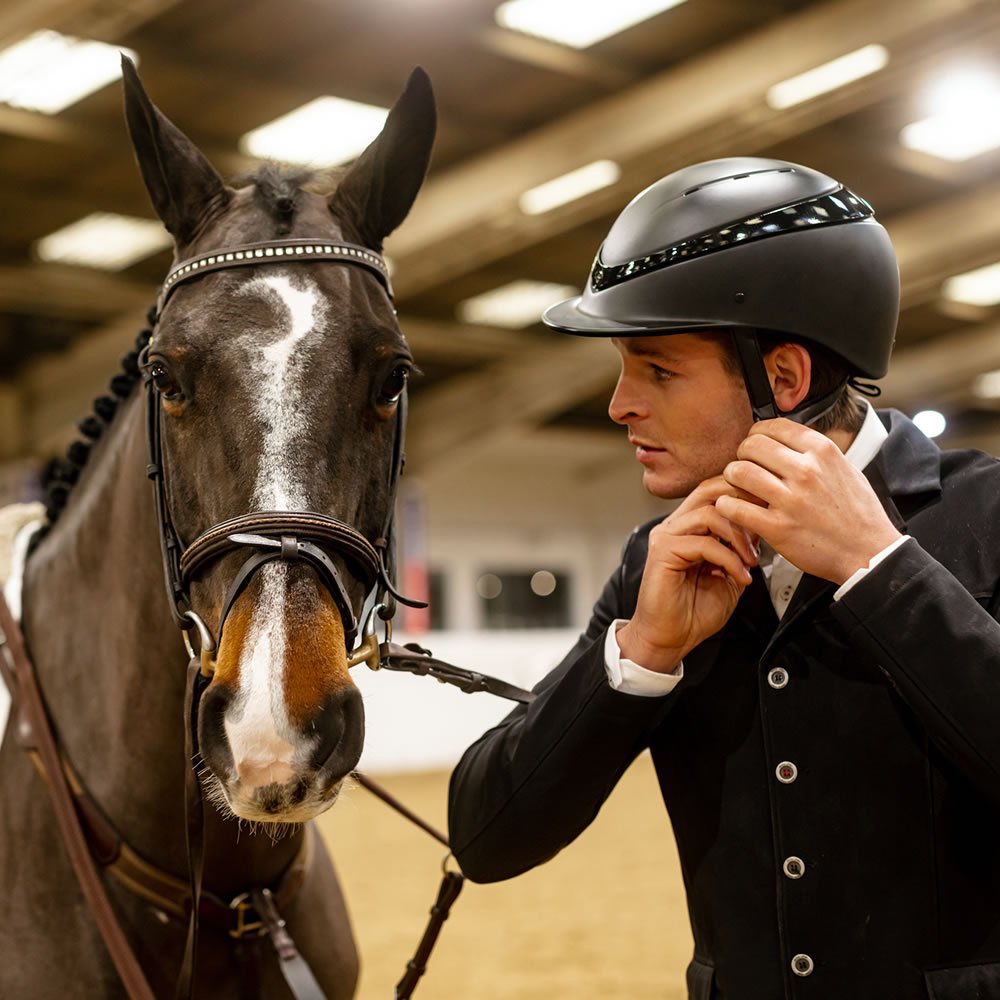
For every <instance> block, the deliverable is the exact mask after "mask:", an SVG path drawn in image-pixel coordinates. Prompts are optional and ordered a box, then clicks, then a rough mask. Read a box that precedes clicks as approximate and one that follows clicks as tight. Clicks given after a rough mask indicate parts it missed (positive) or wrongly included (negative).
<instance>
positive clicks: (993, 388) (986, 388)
mask: <svg viewBox="0 0 1000 1000" xmlns="http://www.w3.org/2000/svg"><path fill="white" fill-rule="evenodd" d="M972 394H973V395H974V396H978V397H979V398H980V399H1000V371H994V372H986V373H985V374H984V375H977V376H976V377H975V379H974V380H973V382H972Z"/></svg>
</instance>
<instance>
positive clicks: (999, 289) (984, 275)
mask: <svg viewBox="0 0 1000 1000" xmlns="http://www.w3.org/2000/svg"><path fill="white" fill-rule="evenodd" d="M941 292H942V294H943V295H944V297H945V298H947V299H951V300H952V301H953V302H964V303H965V304H966V305H970V306H995V305H1000V261H998V262H997V263H996V264H987V265H986V267H977V268H976V270H974V271H966V272H965V273H964V274H956V275H954V276H953V277H951V278H948V280H947V281H945V283H944V284H943V285H942V286H941Z"/></svg>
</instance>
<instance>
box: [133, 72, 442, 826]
mask: <svg viewBox="0 0 1000 1000" xmlns="http://www.w3.org/2000/svg"><path fill="white" fill-rule="evenodd" d="M124 76H125V107H126V116H127V119H128V124H129V131H130V133H131V135H132V141H133V144H134V146H135V151H136V156H137V158H138V161H139V166H140V168H141V171H142V175H143V178H144V180H145V182H146V186H147V188H148V189H149V193H150V195H151V197H152V201H153V204H154V207H155V208H156V211H157V213H158V214H159V216H160V218H161V219H162V220H163V222H164V224H165V225H166V227H167V229H168V230H169V231H170V233H171V234H172V236H173V238H174V242H175V245H176V260H177V261H181V260H185V259H188V258H191V257H198V256H200V255H203V254H208V253H210V252H214V251H223V252H224V251H226V250H227V248H233V247H236V246H241V245H246V244H250V243H259V242H274V241H282V240H294V239H298V238H301V239H303V240H309V241H315V243H316V244H320V243H323V242H329V243H354V244H360V245H361V246H364V247H367V248H369V249H370V250H372V251H376V252H377V251H379V250H380V248H381V245H382V240H383V239H384V237H385V236H387V235H388V234H389V233H390V232H391V231H392V230H393V229H395V228H396V226H397V225H399V223H400V222H402V220H403V219H404V217H405V216H406V214H407V212H408V211H409V209H410V206H411V204H412V202H413V199H414V198H415V196H416V194H417V191H418V189H419V187H420V185H421V183H422V181H423V177H424V173H425V171H426V168H427V163H428V160H429V157H430V149H431V145H432V142H433V135H434V126H435V111H434V99H433V95H432V92H431V89H430V83H429V80H428V79H427V77H426V75H425V74H424V73H423V72H422V71H420V70H418V71H415V72H414V74H413V75H412V76H411V78H410V80H409V82H408V84H407V87H406V89H405V91H404V93H403V94H402V96H401V97H400V99H399V100H398V101H397V103H396V105H395V107H394V108H393V109H392V111H391V112H390V114H389V117H388V119H387V121H386V125H385V128H384V129H383V131H382V133H381V135H380V136H379V137H378V138H377V139H376V140H375V141H374V142H373V143H372V145H371V146H369V148H368V149H367V150H366V151H365V153H363V154H362V156H361V157H360V158H359V159H358V160H357V161H356V162H355V164H354V165H353V166H352V167H351V168H350V169H349V170H348V171H347V172H346V174H345V175H344V176H343V178H342V179H341V181H340V183H339V185H338V186H337V188H336V190H335V191H334V192H333V193H332V194H330V195H324V194H320V193H318V192H316V191H312V190H307V189H305V188H304V187H303V185H306V187H308V186H309V185H308V183H307V180H308V178H307V175H306V174H304V173H299V174H292V173H289V172H287V171H280V170H278V169H276V168H264V169H262V170H261V171H259V172H258V173H257V174H256V175H255V177H253V178H252V179H251V180H250V181H249V182H247V183H246V184H244V185H242V186H237V187H229V186H227V185H226V184H225V183H224V182H223V180H222V179H221V178H220V176H219V175H218V174H217V173H216V171H215V170H214V168H213V167H212V166H211V165H210V164H209V162H208V160H207V159H206V158H205V157H204V155H203V154H202V153H201V152H200V151H199V150H198V149H197V147H196V146H195V145H194V144H193V143H192V142H191V141H190V140H189V139H188V138H187V137H186V136H184V135H183V134H182V133H181V132H180V131H179V130H178V129H177V128H175V127H174V125H172V124H171V123H170V122H169V121H168V120H167V119H166V118H165V117H164V116H163V115H162V114H161V113H160V111H159V110H158V109H157V108H156V107H155V106H154V105H153V104H152V102H151V101H150V100H149V98H148V97H147V96H146V94H145V92H144V90H143V88H142V86H141V84H140V82H139V80H138V77H137V76H136V74H135V70H134V68H133V67H132V66H131V64H126V65H125V73H124ZM307 260H308V258H307V257H306V256H294V255H293V254H292V253H291V252H290V253H289V256H288V258H284V257H283V256H282V255H279V256H273V255H269V256H268V257H267V258H265V259H263V260H261V262H260V263H259V264H257V263H255V264H251V265H249V266H234V267H226V268H223V269H221V270H212V269H210V268H206V270H205V272H204V273H199V274H198V275H197V277H194V278H191V279H190V280H184V281H182V282H179V283H178V284H177V286H176V288H174V290H173V291H172V294H171V296H170V298H169V300H168V301H167V302H166V304H165V306H164V307H163V310H162V313H161V316H160V319H159V322H158V324H157V326H156V329H155V335H154V338H153V341H152V343H151V346H150V350H149V353H148V359H147V372H148V373H149V375H150V376H151V377H152V381H153V383H154V385H155V387H156V389H157V391H158V393H159V401H160V410H161V414H160V426H161V436H162V453H163V465H164V468H165V473H166V474H165V484H166V485H165V495H166V502H167V506H168V508H169V511H170V515H171V517H172V520H173V524H174V526H175V528H176V530H177V533H178V535H179V536H180V537H181V538H182V539H183V540H184V542H186V543H190V542H191V541H192V540H193V539H194V538H196V537H197V536H199V535H200V534H201V533H202V532H204V531H205V530H206V529H208V528H210V527H211V526H213V525H217V524H219V523H220V522H223V521H226V520H229V519H231V518H233V517H236V516H239V515H243V514H247V513H252V512H261V511H273V512H316V513H319V514H321V515H326V516H328V517H333V518H337V519H338V520H340V521H342V522H346V523H347V524H349V525H351V526H353V527H354V528H356V529H357V531H358V532H359V533H360V534H361V535H363V536H364V537H365V538H366V539H368V540H369V541H371V542H373V543H376V542H377V540H378V539H379V536H380V535H382V533H383V532H384V530H385V526H386V523H387V520H388V517H389V514H390V511H391V505H392V502H393V497H392V495H391V494H392V491H393V476H392V467H393V461H394V456H393V452H394V443H395V437H396V433H397V415H398V407H399V406H400V399H401V396H402V394H403V393H404V392H405V385H406V377H407V374H408V373H409V370H410V368H411V365H412V359H411V357H410V353H409V350H408V348H407V345H406V341H405V340H404V338H403V337H402V335H401V334H400V332H399V328H398V326H397V323H396V317H395V312H394V310H393V307H392V302H391V300H390V297H389V295H388V293H387V289H386V286H385V284H384V283H383V282H382V281H380V279H379V276H378V275H377V274H376V273H375V272H374V271H373V270H372V269H369V268H368V267H364V266H358V265H357V263H356V262H352V263H348V262H345V263H341V262H340V261H325V260H311V261H308V262H307ZM244 263H245V262H244ZM279 541H280V539H279ZM286 544H290V543H289V541H288V540H287V539H286ZM320 547H321V548H322V550H323V552H324V553H325V555H326V556H327V557H328V558H329V559H330V560H331V561H332V563H333V565H334V569H335V571H336V572H337V573H339V576H340V578H341V579H342V581H343V596H342V597H340V599H339V600H337V599H335V597H334V593H333V591H334V590H336V588H331V586H330V585H329V579H330V577H329V574H327V575H325V576H324V573H323V572H322V567H321V566H319V565H318V563H317V562H316V561H315V560H313V561H312V562H310V561H308V560H302V559H291V558H279V559H275V560H271V561H267V562H264V563H263V564H262V565H260V566H259V568H257V569H256V570H255V571H254V572H253V573H252V575H250V576H249V577H248V579H247V582H246V584H245V586H244V587H243V588H242V589H240V590H239V592H238V594H237V595H236V597H235V600H232V601H231V604H230V607H229V610H228V614H227V615H226V620H225V626H224V628H223V629H222V633H221V637H220V641H219V645H218V648H217V650H216V651H215V654H214V673H213V674H212V679H211V683H210V685H209V687H208V689H207V691H206V692H205V695H204V697H203V698H202V701H201V708H200V718H199V725H198V731H199V738H200V746H201V752H202V756H203V758H204V761H205V763H206V764H207V765H208V768H209V770H210V772H211V775H212V778H213V782H212V783H213V784H214V786H215V790H216V792H218V793H220V794H221V796H222V797H223V798H224V801H225V804H227V805H228V806H229V808H231V810H232V811H233V812H234V813H235V814H236V815H238V816H241V817H244V818H248V819H254V820H265V821H299V820H304V819H308V818H309V817H311V816H313V815H315V814H317V813H318V812H320V811H322V810H323V809H324V808H325V807H326V806H328V805H329V804H330V803H331V802H332V801H333V800H334V799H335V798H336V795H337V791H338V790H339V787H340V782H341V780H342V779H343V778H344V776H345V775H346V774H347V773H348V772H350V771H351V769H352V768H353V767H354V766H355V765H356V763H357V761H358V758H359V756H360V753H361V748H362V743H363V738H364V712H363V708H362V704H361V696H360V694H359V692H358V690H357V688H356V687H355V686H354V684H353V682H352V681H351V678H350V675H349V673H348V652H347V648H346V642H345V617H346V618H347V619H348V620H349V618H350V615H351V614H352V613H353V614H354V615H357V614H359V613H360V610H361V605H362V602H363V601H364V599H365V596H366V592H367V590H368V587H369V585H370V583H371V580H370V579H365V573H364V572H360V571H359V567H358V561H357V560H355V559H351V558H349V557H348V556H347V555H345V552H344V549H343V548H339V547H338V546H336V545H333V546H325V547H323V546H322V543H320ZM253 551H254V550H253V549H252V547H251V548H250V549H249V550H248V549H245V548H244V549H243V550H242V551H234V550H233V549H226V550H225V551H224V552H222V553H221V554H220V555H219V556H218V557H217V558H213V559H211V560H209V561H207V562H205V563H204V565H203V566H202V568H201V569H200V570H199V571H198V572H197V573H195V574H194V576H193V579H192V580H191V590H190V598H191V603H192V606H193V608H194V610H195V611H196V612H197V613H198V615H199V616H200V617H201V618H202V619H204V621H205V622H206V623H208V624H209V627H210V628H213V629H218V627H219V619H220V615H221V614H222V610H223V606H224V605H225V604H226V600H227V593H228V592H229V591H230V585H231V583H232V581H233V580H234V578H235V577H237V575H238V574H239V573H240V570H241V568H242V567H244V566H245V565H246V562H245V561H246V559H247V557H248V556H250V555H252V554H253ZM264 551H266V550H264ZM230 596H231V595H230ZM338 596H340V595H338ZM344 598H346V601H345V600H344ZM345 604H346V605H347V607H346V608H345V607H344V605H345Z"/></svg>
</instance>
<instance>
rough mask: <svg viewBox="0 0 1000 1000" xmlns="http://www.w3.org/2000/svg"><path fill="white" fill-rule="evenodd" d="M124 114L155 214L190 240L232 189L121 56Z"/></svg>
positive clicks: (181, 238) (180, 240)
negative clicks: (155, 102) (166, 114)
mask: <svg viewBox="0 0 1000 1000" xmlns="http://www.w3.org/2000/svg"><path fill="white" fill-rule="evenodd" d="M122 81H123V83H124V87H125V119H126V121H127V122H128V130H129V134H130V135H131V137H132V145H133V147H134V148H135V156H136V160H137V161H138V163H139V169H140V170H141V171H142V179H143V180H144V181H145V182H146V188H147V190H148V191H149V195H150V197H151V198H152V200H153V207H154V208H155V209H156V214H157V215H159V217H160V218H161V219H162V220H163V224H164V225H165V226H166V227H167V231H168V232H169V233H170V234H171V235H172V236H173V238H174V240H175V241H176V242H177V244H178V245H179V246H180V245H183V244H185V243H188V242H189V241H190V240H191V238H192V237H193V236H194V234H195V233H196V232H197V230H198V227H199V225H200V224H201V223H202V221H203V220H204V219H205V218H206V216H207V215H208V214H209V213H214V212H216V211H218V210H220V209H222V208H223V207H225V205H226V204H227V203H228V201H229V198H230V195H231V193H232V192H231V191H230V189H229V188H227V187H226V185H225V184H224V183H223V180H222V178H221V177H220V176H219V175H218V173H217V172H216V170H215V168H214V167H213V166H212V165H211V163H209V162H208V160H207V159H206V158H205V156H204V154H203V153H202V152H201V150H199V149H198V147H197V146H195V144H194V143H193V142H192V141H191V140H190V139H189V138H188V137H187V136H186V135H184V133H183V132H181V130H180V129H179V128H177V126H176V125H174V124H173V122H171V121H170V120H169V119H168V118H167V117H166V116H165V115H164V114H163V113H162V112H161V111H160V110H159V108H157V107H156V105H155V104H153V102H152V101H151V100H150V99H149V97H148V96H147V94H146V91H145V90H144V89H143V86H142V83H140V81H139V74H138V73H137V72H136V69H135V64H134V63H133V62H132V60H131V59H129V58H128V57H127V56H125V55H123V56H122Z"/></svg>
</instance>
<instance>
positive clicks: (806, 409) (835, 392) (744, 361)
mask: <svg viewBox="0 0 1000 1000" xmlns="http://www.w3.org/2000/svg"><path fill="white" fill-rule="evenodd" d="M733 343H734V344H735V346H736V353H737V354H738V355H739V359H740V366H741V367H742V369H743V382H744V384H745V385H746V388H747V396H749V397H750V409H751V410H752V411H753V418H754V420H755V421H756V420H773V419H774V418H775V417H784V418H785V419H786V420H794V421H795V422H796V423H798V424H804V425H805V426H808V425H809V424H811V423H815V421H817V420H819V418H820V417H822V416H823V415H824V414H826V413H829V412H830V410H832V409H833V407H834V406H835V405H836V403H837V400H838V399H839V398H840V393H841V390H842V389H843V388H844V386H845V385H846V384H847V379H846V378H845V379H844V381H843V382H841V383H840V384H839V385H837V386H835V387H834V388H833V389H832V390H831V391H830V392H828V393H826V394H825V395H823V396H821V397H820V398H819V399H813V400H810V401H809V402H808V403H802V404H801V405H800V406H796V407H795V409H793V410H789V411H788V412H785V411H783V410H779V409H778V404H777V403H776V402H775V401H774V393H773V392H772V391H771V380H770V379H769V378H768V375H767V367H766V366H765V365H764V356H763V355H762V354H761V350H760V343H759V341H758V340H757V333H756V331H755V330H750V329H747V328H741V329H740V330H739V331H736V330H734V331H733Z"/></svg>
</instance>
